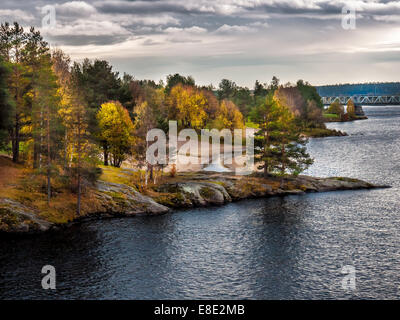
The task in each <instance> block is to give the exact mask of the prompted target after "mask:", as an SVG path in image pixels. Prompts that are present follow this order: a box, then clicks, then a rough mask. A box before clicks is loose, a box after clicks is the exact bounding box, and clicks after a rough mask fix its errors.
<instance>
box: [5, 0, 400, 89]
mask: <svg viewBox="0 0 400 320" xmlns="http://www.w3.org/2000/svg"><path fill="white" fill-rule="evenodd" d="M49 5H50V6H51V7H46V6H49ZM43 7H45V9H43ZM344 7H346V8H352V9H354V10H355V18H356V19H355V28H350V29H349V28H348V27H345V28H343V23H345V26H348V23H349V21H350V20H348V18H350V16H349V15H346V13H348V12H347V11H345V14H343V13H342V12H343V10H344V9H343V8H344ZM49 10H54V12H55V19H50V20H49V19H47V17H48V13H49V12H52V11H49ZM0 21H1V22H2V23H3V22H5V21H8V22H13V21H18V22H19V23H20V24H21V25H23V26H27V27H28V26H35V27H36V28H38V29H39V30H40V31H41V33H42V34H43V36H44V38H45V39H46V40H47V41H48V42H49V43H50V45H51V46H52V47H57V48H60V49H63V50H64V51H65V52H66V53H68V54H69V55H70V56H71V58H72V59H73V60H75V61H82V60H83V59H84V58H89V59H96V58H97V59H105V60H108V61H110V63H111V64H112V65H113V66H114V68H115V69H116V70H117V71H119V72H120V73H121V74H123V73H124V72H126V73H129V74H131V75H133V76H134V77H135V78H136V79H153V80H155V81H157V82H158V80H160V79H163V80H165V77H166V76H167V75H168V74H174V73H180V74H182V75H192V76H193V77H194V78H195V80H196V83H198V84H200V85H208V84H213V85H214V86H217V85H218V83H219V82H220V80H221V79H223V78H227V79H231V80H233V81H235V82H236V83H237V84H238V85H241V86H247V87H249V88H252V87H253V86H254V82H255V80H259V81H260V82H262V83H265V82H269V81H270V80H271V78H272V76H274V75H276V76H277V77H278V78H279V79H281V82H282V83H286V82H296V81H297V80H298V79H304V80H307V81H309V82H310V83H312V84H313V85H323V84H335V83H352V82H370V81H400V75H399V74H400V55H399V53H400V1H389V0H380V1H379V0H357V1H338V0H314V1H312V0H246V1H245V0H145V1H128V0H109V1H101V0H100V1H97V0H86V1H62V0H58V1H57V0H56V1H49V0H31V1H29V0H25V1H21V0H1V3H0Z"/></svg>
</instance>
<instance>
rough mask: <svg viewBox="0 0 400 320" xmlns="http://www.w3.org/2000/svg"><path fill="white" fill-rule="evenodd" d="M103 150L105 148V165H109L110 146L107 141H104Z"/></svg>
mask: <svg viewBox="0 0 400 320" xmlns="http://www.w3.org/2000/svg"><path fill="white" fill-rule="evenodd" d="M103 150H104V165H105V166H108V148H107V144H106V143H103Z"/></svg>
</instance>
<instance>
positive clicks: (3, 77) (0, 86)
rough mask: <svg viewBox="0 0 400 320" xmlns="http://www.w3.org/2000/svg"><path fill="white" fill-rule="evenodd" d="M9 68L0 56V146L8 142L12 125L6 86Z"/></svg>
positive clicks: (10, 105)
mask: <svg viewBox="0 0 400 320" xmlns="http://www.w3.org/2000/svg"><path fill="white" fill-rule="evenodd" d="M9 74H10V69H9V68H8V67H7V66H6V64H5V63H4V62H3V60H2V58H1V56H0V148H2V147H5V146H6V145H7V143H8V131H9V129H10V128H11V126H12V114H13V111H14V110H13V108H14V106H13V104H12V101H11V99H10V95H9V92H8V86H7V78H8V76H9Z"/></svg>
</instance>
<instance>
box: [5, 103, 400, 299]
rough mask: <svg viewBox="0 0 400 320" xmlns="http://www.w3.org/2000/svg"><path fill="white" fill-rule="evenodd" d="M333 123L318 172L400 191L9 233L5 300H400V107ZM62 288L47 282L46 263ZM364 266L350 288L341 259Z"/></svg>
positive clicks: (320, 145)
mask: <svg viewBox="0 0 400 320" xmlns="http://www.w3.org/2000/svg"><path fill="white" fill-rule="evenodd" d="M365 111H366V113H367V115H368V116H369V120H365V121H358V122H354V123H339V124H330V126H331V127H334V128H337V129H340V130H344V131H346V132H348V133H349V134H350V136H348V137H332V138H324V139H315V140H312V141H311V142H310V145H309V149H310V152H311V153H312V155H313V156H314V157H315V159H316V161H315V165H313V167H312V168H310V170H309V174H312V175H318V176H332V175H333V176H350V177H355V178H362V179H366V180H368V181H371V182H377V183H383V184H390V185H392V186H393V188H392V189H382V190H369V191H345V192H330V193H323V194H309V195H305V196H289V197H285V198H271V199H261V200H248V201H243V202H238V203H234V204H230V205H227V206H224V207H219V208H208V209H194V210H187V211H180V212H176V213H173V214H168V215H164V216H160V217H140V218H132V219H123V218H122V219H111V220H105V221H97V222H91V223H86V224H82V225H79V226H74V227H72V228H71V229H68V230H65V231H61V232H59V233H58V234H56V235H54V234H53V235H42V236H38V237H35V238H28V239H3V240H0V298H3V299H4V298H7V299H20V298H24V299H39V298H42V299H43V298H45V299H53V298H58V299H116V298H118V299H149V298H152V299H186V298H193V299H196V298H197V299H204V298H211V299H212V298H215V299H229V298H232V299H239V298H250V299H376V298H380V299H389V298H400V279H399V274H400V243H399V240H400V233H399V230H400V209H399V206H400V199H399V181H400V179H399V178H400V168H399V165H400V161H399V160H400V149H399V148H400V140H399V139H400V127H399V123H400V122H399V120H400V107H365ZM46 264H51V265H54V266H55V267H56V270H57V290H55V291H51V292H49V291H45V290H43V289H42V288H41V284H40V282H41V277H42V275H41V272H40V271H41V268H42V266H43V265H46ZM344 265H351V266H354V267H355V268H356V290H355V291H351V290H344V289H343V288H342V285H341V281H342V279H343V276H344V275H343V274H342V273H341V268H342V266H344Z"/></svg>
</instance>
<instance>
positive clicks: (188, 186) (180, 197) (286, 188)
mask: <svg viewBox="0 0 400 320" xmlns="http://www.w3.org/2000/svg"><path fill="white" fill-rule="evenodd" d="M387 187H388V186H379V185H373V184H371V183H368V182H365V181H362V180H358V179H351V178H341V177H333V178H316V177H309V176H289V177H284V178H278V177H270V178H267V179H265V178H262V177H255V176H235V175H232V174H229V173H223V174H222V173H187V174H181V175H179V176H178V177H176V178H175V179H168V181H166V182H165V183H162V184H160V185H158V186H155V187H154V188H153V189H151V190H149V191H147V192H146V193H144V194H143V193H139V192H138V191H136V190H135V189H134V188H133V187H130V186H128V185H125V184H119V183H111V182H106V181H98V182H97V183H96V186H95V187H94V188H93V189H92V190H91V191H90V193H91V196H92V197H91V199H90V201H87V203H86V209H85V211H84V214H83V215H82V216H80V217H75V218H73V219H71V221H68V222H67V223H55V222H52V221H49V220H48V219H45V218H44V217H41V216H40V213H39V212H37V211H36V210H35V209H33V208H29V207H27V206H26V205H24V204H22V203H19V202H17V201H15V200H12V199H7V198H0V233H2V234H32V233H33V234H35V233H42V232H46V231H49V230H57V229H59V228H62V227H67V226H70V225H71V224H74V223H78V222H82V221H87V220H92V219H104V218H112V217H131V216H137V215H149V216H150V215H160V214H165V213H168V212H170V211H171V210H174V209H179V208H194V207H205V206H213V205H218V206H219V205H224V204H227V203H230V202H232V201H239V200H243V199H254V198H267V197H273V196H286V195H301V194H305V193H310V192H327V191H340V190H360V189H374V188H387Z"/></svg>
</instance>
